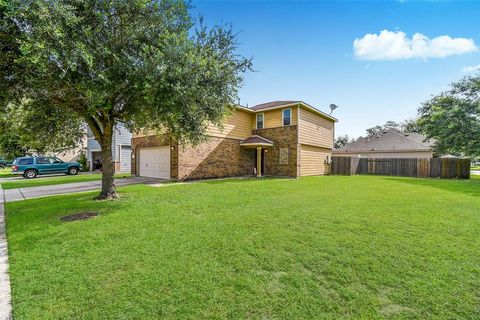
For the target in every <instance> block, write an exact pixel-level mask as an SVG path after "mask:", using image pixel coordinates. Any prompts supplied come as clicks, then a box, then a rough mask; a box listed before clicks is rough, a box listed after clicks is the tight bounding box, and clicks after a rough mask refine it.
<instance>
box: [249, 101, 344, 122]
mask: <svg viewBox="0 0 480 320" xmlns="http://www.w3.org/2000/svg"><path fill="white" fill-rule="evenodd" d="M296 105H300V106H302V107H303V108H305V109H307V110H309V111H311V112H313V113H315V114H317V115H320V116H322V117H324V118H326V119H328V120H331V121H334V122H337V121H338V119H337V118H334V117H332V116H331V115H329V114H327V113H325V112H323V111H320V110H318V109H317V108H315V107H313V106H311V105H309V104H308V103H305V102H303V101H295V100H283V101H272V102H267V103H262V104H257V105H256V106H253V107H251V109H252V110H254V111H255V112H260V111H267V110H275V109H280V108H286V107H293V106H296Z"/></svg>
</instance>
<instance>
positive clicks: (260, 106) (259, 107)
mask: <svg viewBox="0 0 480 320" xmlns="http://www.w3.org/2000/svg"><path fill="white" fill-rule="evenodd" d="M301 102H302V101H288V100H287V101H272V102H267V103H262V104H257V105H256V106H253V107H252V109H253V110H255V111H258V110H263V109H268V108H274V107H279V106H284V105H287V104H294V103H301Z"/></svg>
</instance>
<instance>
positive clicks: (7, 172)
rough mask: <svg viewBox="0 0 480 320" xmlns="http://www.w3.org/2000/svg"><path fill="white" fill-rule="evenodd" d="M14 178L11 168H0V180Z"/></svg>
mask: <svg viewBox="0 0 480 320" xmlns="http://www.w3.org/2000/svg"><path fill="white" fill-rule="evenodd" d="M14 176H16V175H15V174H13V173H12V168H11V167H6V168H3V169H2V168H0V178H9V177H14Z"/></svg>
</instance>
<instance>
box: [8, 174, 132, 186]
mask: <svg viewBox="0 0 480 320" xmlns="http://www.w3.org/2000/svg"><path fill="white" fill-rule="evenodd" d="M17 176H18V175H17ZM129 176H130V174H129V173H118V174H116V175H115V177H116V178H117V179H118V178H126V177H129ZM20 177H21V176H20ZM101 179H102V174H101V173H91V174H78V175H76V176H68V175H58V176H51V177H42V176H38V177H37V178H35V179H24V178H22V179H19V180H10V181H5V182H0V184H1V185H2V188H3V189H4V190H8V189H16V188H28V187H39V186H50V185H55V184H64V183H72V182H87V181H96V180H101Z"/></svg>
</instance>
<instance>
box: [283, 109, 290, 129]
mask: <svg viewBox="0 0 480 320" xmlns="http://www.w3.org/2000/svg"><path fill="white" fill-rule="evenodd" d="M285 110H290V122H289V124H285V117H284V111H285ZM291 125H292V108H285V109H282V127H288V126H291Z"/></svg>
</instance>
